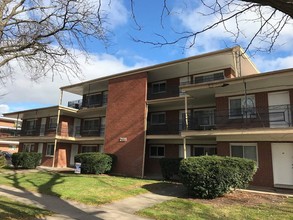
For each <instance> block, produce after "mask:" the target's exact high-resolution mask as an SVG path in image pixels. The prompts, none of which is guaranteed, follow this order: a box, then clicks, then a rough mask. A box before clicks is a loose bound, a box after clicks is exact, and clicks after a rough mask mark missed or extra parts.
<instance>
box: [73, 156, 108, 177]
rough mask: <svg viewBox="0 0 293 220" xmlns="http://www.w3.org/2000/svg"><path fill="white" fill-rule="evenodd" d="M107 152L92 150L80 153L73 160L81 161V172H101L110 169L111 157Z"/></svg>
mask: <svg viewBox="0 0 293 220" xmlns="http://www.w3.org/2000/svg"><path fill="white" fill-rule="evenodd" d="M112 157H114V156H110V155H108V154H104V153H99V152H93V153H81V154H77V155H76V156H75V157H74V160H75V162H77V163H81V167H80V168H81V173H84V174H102V173H107V172H109V171H111V168H112V163H113V159H112Z"/></svg>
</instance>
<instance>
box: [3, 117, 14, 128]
mask: <svg viewBox="0 0 293 220" xmlns="http://www.w3.org/2000/svg"><path fill="white" fill-rule="evenodd" d="M0 126H5V127H10V128H14V127H15V123H14V122H11V121H1V119H0Z"/></svg>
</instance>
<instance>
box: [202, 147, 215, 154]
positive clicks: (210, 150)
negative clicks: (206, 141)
mask: <svg viewBox="0 0 293 220" xmlns="http://www.w3.org/2000/svg"><path fill="white" fill-rule="evenodd" d="M216 153H217V151H216V148H215V147H207V148H205V149H204V154H205V155H209V156H211V155H216Z"/></svg>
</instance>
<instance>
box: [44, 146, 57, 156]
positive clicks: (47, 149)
mask: <svg viewBox="0 0 293 220" xmlns="http://www.w3.org/2000/svg"><path fill="white" fill-rule="evenodd" d="M50 147H51V148H52V149H51V151H50V153H52V154H48V151H49V149H50ZM54 148H55V144H54V143H47V146H46V155H45V156H46V157H54Z"/></svg>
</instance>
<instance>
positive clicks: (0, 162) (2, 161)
mask: <svg viewBox="0 0 293 220" xmlns="http://www.w3.org/2000/svg"><path fill="white" fill-rule="evenodd" d="M5 165H6V159H5V157H4V156H3V155H0V168H2V167H5Z"/></svg>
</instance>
